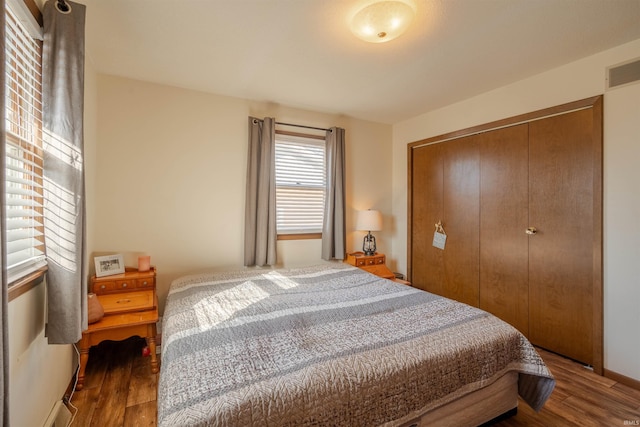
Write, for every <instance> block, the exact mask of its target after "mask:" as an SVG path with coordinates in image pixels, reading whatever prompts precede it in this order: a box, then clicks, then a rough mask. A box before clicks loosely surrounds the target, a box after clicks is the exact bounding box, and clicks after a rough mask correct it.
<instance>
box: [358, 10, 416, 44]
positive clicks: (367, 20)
mask: <svg viewBox="0 0 640 427" xmlns="http://www.w3.org/2000/svg"><path fill="white" fill-rule="evenodd" d="M415 14H416V11H415V5H414V4H413V1H411V0H383V1H376V2H373V3H370V4H369V5H367V6H365V7H364V8H362V9H361V10H359V11H358V12H357V13H356V14H355V15H354V16H353V19H352V21H351V32H352V33H353V34H354V35H355V36H356V37H358V38H360V39H362V40H364V41H367V42H370V43H384V42H388V41H390V40H393V39H395V38H396V37H398V36H400V35H402V33H404V32H405V31H406V30H407V28H409V25H410V24H411V22H412V21H413V18H414V16H415Z"/></svg>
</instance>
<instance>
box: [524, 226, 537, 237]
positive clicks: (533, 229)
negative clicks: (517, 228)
mask: <svg viewBox="0 0 640 427" xmlns="http://www.w3.org/2000/svg"><path fill="white" fill-rule="evenodd" d="M537 232H538V230H536V228H535V227H529V228H527V229H526V231H525V233H527V234H529V235H534V234H536V233H537Z"/></svg>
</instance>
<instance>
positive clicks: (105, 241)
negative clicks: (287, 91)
mask: <svg viewBox="0 0 640 427" xmlns="http://www.w3.org/2000/svg"><path fill="white" fill-rule="evenodd" d="M250 115H251V116H256V117H261V118H262V117H265V116H271V117H275V118H276V120H278V121H281V122H286V123H297V124H303V125H310V126H317V127H330V126H334V125H335V126H340V127H343V128H345V129H346V143H347V149H346V156H347V183H346V186H347V189H346V190H347V194H346V198H347V230H352V228H353V227H352V226H353V221H354V220H353V217H354V213H355V211H356V210H359V209H368V208H375V209H379V210H380V211H382V212H383V214H384V215H385V217H386V218H385V219H386V222H388V223H389V227H391V226H392V223H391V220H390V218H391V217H390V214H391V168H390V166H389V163H388V159H389V158H390V157H391V126H389V125H384V124H377V123H371V122H365V121H361V120H354V119H350V118H348V117H343V116H335V115H327V114H322V113H315V112H310V111H304V110H298V109H291V108H286V107H282V106H279V105H275V104H270V103H261V102H251V101H246V100H242V99H237V98H230V97H224V96H218V95H211V94H206V93H202V92H195V91H191V90H185V89H180V88H175V87H170V86H164V85H158V84H152V83H148V82H141V81H136V80H130V79H125V78H120V77H114V76H109V75H99V77H98V146H97V151H96V170H95V174H96V175H95V181H96V182H95V184H96V185H95V191H94V193H93V194H89V195H88V196H87V200H88V201H92V212H90V213H89V218H90V219H89V222H90V224H91V227H92V230H93V233H94V236H93V239H92V243H91V245H90V246H89V250H90V253H91V255H94V256H95V255H99V254H104V253H106V252H115V253H123V254H124V256H125V264H126V265H128V266H136V265H137V256H138V255H139V254H142V253H145V254H149V255H150V256H151V262H152V264H154V265H156V267H157V270H158V294H159V297H160V306H161V307H163V306H164V298H165V295H166V293H167V291H168V287H169V285H170V282H171V280H173V279H175V278H176V277H178V276H180V275H183V274H186V273H191V272H195V271H203V270H210V269H217V270H223V269H238V268H242V264H243V242H244V237H243V236H244V229H243V227H244V198H245V181H246V156H247V138H248V136H247V135H248V133H247V127H248V116H250ZM290 130H291V129H290ZM293 130H296V129H293ZM297 130H298V131H300V129H297ZM363 235H364V233H361V232H349V233H348V236H347V247H348V249H349V250H350V251H352V250H357V249H359V248H360V245H361V243H360V241H361V239H362V237H363ZM391 235H392V230H391V229H386V230H385V231H383V232H380V233H378V242H379V249H380V251H386V250H390V248H391V237H390V236H391ZM320 251H321V246H320V240H307V241H279V242H278V257H279V264H280V265H282V266H285V267H287V266H294V265H303V264H313V263H319V262H322V260H321V258H320Z"/></svg>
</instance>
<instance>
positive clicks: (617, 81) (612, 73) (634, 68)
mask: <svg viewBox="0 0 640 427" xmlns="http://www.w3.org/2000/svg"><path fill="white" fill-rule="evenodd" d="M636 82H640V58H636V59H632V60H630V61H627V62H623V63H622V64H617V65H612V66H611V67H607V89H613V88H616V87H619V86H624V85H628V84H631V83H636Z"/></svg>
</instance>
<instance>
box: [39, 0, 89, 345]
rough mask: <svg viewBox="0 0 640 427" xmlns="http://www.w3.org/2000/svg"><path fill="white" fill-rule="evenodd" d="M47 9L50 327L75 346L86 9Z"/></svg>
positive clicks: (83, 280)
mask: <svg viewBox="0 0 640 427" xmlns="http://www.w3.org/2000/svg"><path fill="white" fill-rule="evenodd" d="M55 3H56V2H55V1H54V0H50V1H48V2H47V3H45V5H44V10H43V12H42V15H43V21H44V44H43V52H42V86H43V93H42V103H43V114H42V124H43V133H44V137H43V138H44V199H45V206H44V208H45V209H44V225H45V247H46V255H47V264H48V267H49V268H48V272H47V304H48V305H47V312H48V318H47V327H46V336H47V338H48V340H49V343H50V344H72V343H75V342H77V341H78V340H80V338H81V337H82V331H83V330H84V329H86V328H87V274H88V271H87V261H86V248H85V240H86V238H85V194H84V191H85V189H84V147H83V146H84V141H83V120H82V119H83V111H84V24H85V9H86V7H85V6H84V5H81V4H78V3H73V2H70V1H69V0H66V3H67V4H68V5H70V6H71V10H70V11H69V12H68V13H62V12H60V11H59V10H58V9H57V8H56V6H55Z"/></svg>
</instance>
